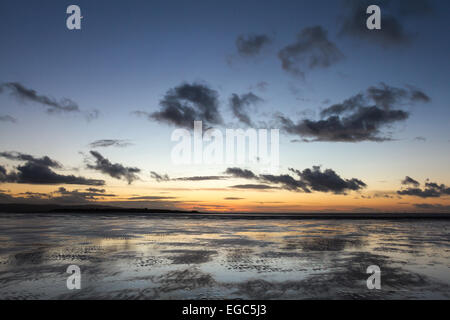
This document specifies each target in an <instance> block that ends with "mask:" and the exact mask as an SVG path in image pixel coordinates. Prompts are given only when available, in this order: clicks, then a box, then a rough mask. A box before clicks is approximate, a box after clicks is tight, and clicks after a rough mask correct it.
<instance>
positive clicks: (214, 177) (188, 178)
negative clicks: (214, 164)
mask: <svg viewBox="0 0 450 320" xmlns="http://www.w3.org/2000/svg"><path fill="white" fill-rule="evenodd" d="M227 178H228V177H226V176H194V177H182V178H174V179H172V180H174V181H210V180H224V179H227Z"/></svg>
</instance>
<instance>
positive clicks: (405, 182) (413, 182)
mask: <svg viewBox="0 0 450 320" xmlns="http://www.w3.org/2000/svg"><path fill="white" fill-rule="evenodd" d="M402 184H403V185H408V184H410V185H413V186H415V187H418V186H420V183H419V182H418V181H416V180H414V179H413V178H411V177H409V176H406V177H405V179H403V180H402Z"/></svg>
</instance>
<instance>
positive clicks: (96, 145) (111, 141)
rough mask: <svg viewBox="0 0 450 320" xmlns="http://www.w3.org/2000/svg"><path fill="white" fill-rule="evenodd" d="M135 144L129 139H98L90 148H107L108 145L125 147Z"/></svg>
mask: <svg viewBox="0 0 450 320" xmlns="http://www.w3.org/2000/svg"><path fill="white" fill-rule="evenodd" d="M131 145H133V144H132V143H131V142H129V141H128V140H118V139H103V140H96V141H94V142H91V143H90V144H89V147H90V148H107V147H118V148H125V147H129V146H131Z"/></svg>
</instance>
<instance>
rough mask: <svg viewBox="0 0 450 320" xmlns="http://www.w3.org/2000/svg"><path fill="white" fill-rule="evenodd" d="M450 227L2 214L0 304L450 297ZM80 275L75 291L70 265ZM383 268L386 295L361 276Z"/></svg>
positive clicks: (416, 222)
mask: <svg viewBox="0 0 450 320" xmlns="http://www.w3.org/2000/svg"><path fill="white" fill-rule="evenodd" d="M449 227H450V221H449V220H445V219H442V220H439V219H424V218H421V219H406V218H405V219H403V218H402V219H386V218H381V217H380V218H379V219H351V217H345V219H312V218H308V219H300V218H298V217H297V218H293V219H288V218H284V219H270V217H269V218H265V219H264V218H259V219H256V218H255V217H254V216H251V217H244V216H240V217H239V219H235V218H233V216H231V217H224V216H215V217H214V219H210V218H208V217H202V216H201V215H197V216H196V217H190V216H179V215H168V216H162V215H155V216H154V217H147V216H139V215H124V214H120V215H119V214H116V215H111V214H109V215H108V214H96V215H87V214H1V215H0V298H1V299H449V298H450V268H449V266H450V231H449ZM73 264H75V265H78V266H79V267H80V269H81V272H82V278H81V287H82V288H81V290H68V289H67V287H66V280H67V277H68V276H69V274H67V273H66V269H67V267H68V266H69V265H73ZM370 265H378V266H379V267H380V268H381V290H369V289H368V288H367V286H366V280H367V278H368V277H369V276H370V275H368V274H366V269H367V267H368V266H370Z"/></svg>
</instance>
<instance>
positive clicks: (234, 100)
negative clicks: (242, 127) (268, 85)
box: [230, 92, 263, 126]
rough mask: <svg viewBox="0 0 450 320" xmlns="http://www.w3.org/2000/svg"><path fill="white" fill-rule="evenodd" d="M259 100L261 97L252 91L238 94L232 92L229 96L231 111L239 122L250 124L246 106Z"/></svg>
mask: <svg viewBox="0 0 450 320" xmlns="http://www.w3.org/2000/svg"><path fill="white" fill-rule="evenodd" d="M261 101H263V99H261V98H260V97H258V96H257V95H255V94H253V93H252V92H249V93H246V94H242V95H240V96H239V95H237V94H233V95H232V96H231V98H230V107H231V111H233V115H234V116H235V117H236V118H238V119H239V121H240V122H242V123H244V124H246V125H248V126H252V121H251V120H250V116H249V115H248V111H247V108H248V107H250V106H251V105H254V104H256V103H258V102H261Z"/></svg>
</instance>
